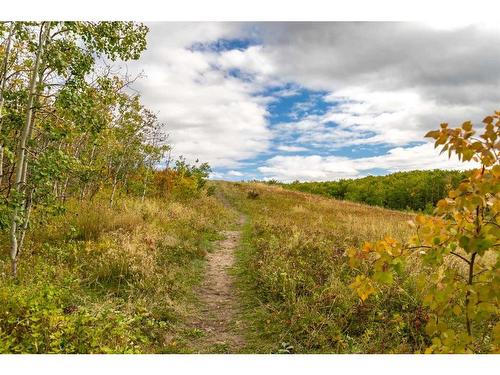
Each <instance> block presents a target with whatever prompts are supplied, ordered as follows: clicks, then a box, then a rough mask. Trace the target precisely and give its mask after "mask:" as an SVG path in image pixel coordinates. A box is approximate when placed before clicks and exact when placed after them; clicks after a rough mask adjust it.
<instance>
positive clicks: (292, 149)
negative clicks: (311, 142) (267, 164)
mask: <svg viewBox="0 0 500 375" xmlns="http://www.w3.org/2000/svg"><path fill="white" fill-rule="evenodd" d="M276 149H277V150H278V151H283V152H301V151H307V150H308V149H307V148H305V147H300V146H286V145H280V146H278V147H276Z"/></svg>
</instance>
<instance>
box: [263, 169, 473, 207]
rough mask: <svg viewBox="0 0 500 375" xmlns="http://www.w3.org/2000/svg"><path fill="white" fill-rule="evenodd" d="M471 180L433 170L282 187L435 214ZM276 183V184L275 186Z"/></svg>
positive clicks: (456, 173)
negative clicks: (440, 203) (443, 201)
mask: <svg viewBox="0 0 500 375" xmlns="http://www.w3.org/2000/svg"><path fill="white" fill-rule="evenodd" d="M466 177H467V172H460V171H445V170H439V169H435V170H429V171H410V172H396V173H391V174H389V175H385V176H368V177H363V178H357V179H340V180H338V181H326V182H299V181H294V182H292V183H289V184H282V186H284V187H286V188H287V189H291V190H297V191H302V192H306V193H313V194H320V195H324V196H327V197H331V198H335V199H342V200H348V201H353V202H360V203H366V204H369V205H372V206H380V207H385V208H390V209H394V210H412V211H423V212H426V213H432V211H433V210H434V207H435V205H436V203H437V202H438V201H439V200H440V199H443V198H444V197H446V195H447V193H448V191H449V190H450V189H453V188H456V187H457V186H458V184H459V183H460V182H461V181H462V180H463V179H464V178H466ZM271 183H272V182H271Z"/></svg>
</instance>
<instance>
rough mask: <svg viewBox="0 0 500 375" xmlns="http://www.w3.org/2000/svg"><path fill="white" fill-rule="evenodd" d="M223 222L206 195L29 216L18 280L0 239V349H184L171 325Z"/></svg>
mask: <svg viewBox="0 0 500 375" xmlns="http://www.w3.org/2000/svg"><path fill="white" fill-rule="evenodd" d="M38 218H39V219H40V218H41V216H39V217H38ZM35 219H36V213H35ZM232 220H233V214H232V213H231V212H230V211H229V210H228V209H227V208H225V207H224V206H223V205H222V204H220V203H219V202H218V201H217V200H216V199H215V198H213V197H206V196H201V197H199V198H193V199H184V200H180V201H177V200H171V199H167V200H163V201H161V200H155V199H147V200H145V201H144V202H141V201H140V200H139V199H123V200H121V201H119V202H118V204H117V205H116V207H114V208H109V207H108V205H107V204H106V203H102V204H101V202H99V199H97V200H96V201H95V202H94V203H90V202H83V203H81V202H78V201H71V202H68V204H67V206H66V213H65V214H62V215H59V216H55V217H51V218H49V219H48V220H47V219H45V220H43V221H41V220H35V221H34V222H35V223H37V224H35V225H36V226H35V227H34V228H33V231H32V232H31V235H30V237H29V238H28V239H27V244H26V245H27V246H26V252H25V254H23V257H22V263H21V265H20V272H19V277H18V280H12V278H11V277H10V275H9V272H8V267H9V264H8V263H9V262H8V258H7V249H6V245H7V243H8V241H7V240H6V238H4V239H2V244H3V245H2V255H1V258H0V270H1V271H0V272H1V276H0V352H8V353H18V352H22V353H25V352H28V353H48V352H54V353H103V352H104V353H105V352H123V353H126V352H163V351H168V352H172V351H173V352H182V351H185V350H188V348H187V347H183V346H182V345H179V339H176V337H177V336H178V335H179V332H180V331H181V328H180V323H182V321H183V320H184V319H185V318H186V316H187V315H188V314H189V310H190V308H191V306H192V304H193V303H194V300H193V289H194V285H196V283H198V282H199V281H200V278H201V276H202V261H203V258H204V256H205V254H206V252H207V251H208V250H209V248H210V244H211V241H212V240H213V239H215V238H217V236H218V232H219V231H220V230H221V229H222V228H225V227H226V226H227V225H229V223H230V222H232ZM3 236H6V234H3Z"/></svg>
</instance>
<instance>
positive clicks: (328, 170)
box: [258, 143, 477, 181]
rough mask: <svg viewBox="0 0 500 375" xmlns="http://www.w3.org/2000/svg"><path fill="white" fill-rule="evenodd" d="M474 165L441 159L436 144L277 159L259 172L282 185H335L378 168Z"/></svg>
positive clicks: (474, 165) (396, 170)
mask: <svg viewBox="0 0 500 375" xmlns="http://www.w3.org/2000/svg"><path fill="white" fill-rule="evenodd" d="M474 167H477V165H476V164H474V163H462V162H460V161H459V160H458V159H457V158H456V157H452V158H451V159H448V157H447V154H443V155H439V152H438V151H437V150H435V149H434V146H433V144H431V143H425V144H422V145H419V146H415V147H407V148H403V147H397V148H393V149H391V150H389V152H388V153H387V154H385V155H381V156H374V157H365V158H357V159H350V158H347V157H339V156H319V155H310V156H296V155H295V156H281V155H280V156H275V157H273V158H271V159H269V160H267V162H266V165H265V166H262V167H259V168H258V170H259V171H260V172H261V173H262V174H263V175H264V176H265V177H266V178H271V179H277V180H280V181H294V180H299V181H332V180H338V179H341V178H357V177H363V176H365V175H367V174H369V171H370V170H372V169H375V168H383V169H386V170H387V171H389V172H398V171H409V170H425V169H436V168H440V169H448V170H450V169H459V170H464V169H469V168H474Z"/></svg>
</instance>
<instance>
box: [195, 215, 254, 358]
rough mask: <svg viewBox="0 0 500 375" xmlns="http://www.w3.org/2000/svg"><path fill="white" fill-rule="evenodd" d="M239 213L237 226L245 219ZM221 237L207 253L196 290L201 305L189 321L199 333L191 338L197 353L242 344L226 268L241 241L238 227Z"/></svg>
mask: <svg viewBox="0 0 500 375" xmlns="http://www.w3.org/2000/svg"><path fill="white" fill-rule="evenodd" d="M244 220H245V219H244V217H240V221H239V224H240V226H241V225H242V224H243V223H244ZM222 234H223V235H224V239H223V240H220V241H218V242H216V243H215V244H214V250H213V252H211V253H209V254H208V256H207V264H206V272H205V279H204V281H203V283H202V285H201V286H200V288H199V290H198V296H199V299H200V302H201V303H202V306H201V308H200V311H198V313H197V314H196V315H197V317H196V320H195V321H193V322H192V325H193V327H194V328H197V329H199V330H201V331H202V336H201V337H199V338H198V339H196V340H195V342H193V344H194V346H195V347H196V351H197V352H200V353H207V352H209V353H214V352H219V353H220V352H225V353H236V352H238V351H239V349H241V348H242V347H243V346H244V339H243V336H242V334H241V332H240V331H241V327H240V325H241V322H239V321H238V320H237V319H236V318H237V312H238V296H237V293H236V291H235V287H234V284H233V278H232V276H231V275H230V274H229V270H230V269H231V267H232V266H233V264H234V259H235V256H234V252H235V250H236V248H237V247H238V246H239V244H240V238H241V231H240V230H232V231H224V232H223V233H222Z"/></svg>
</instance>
